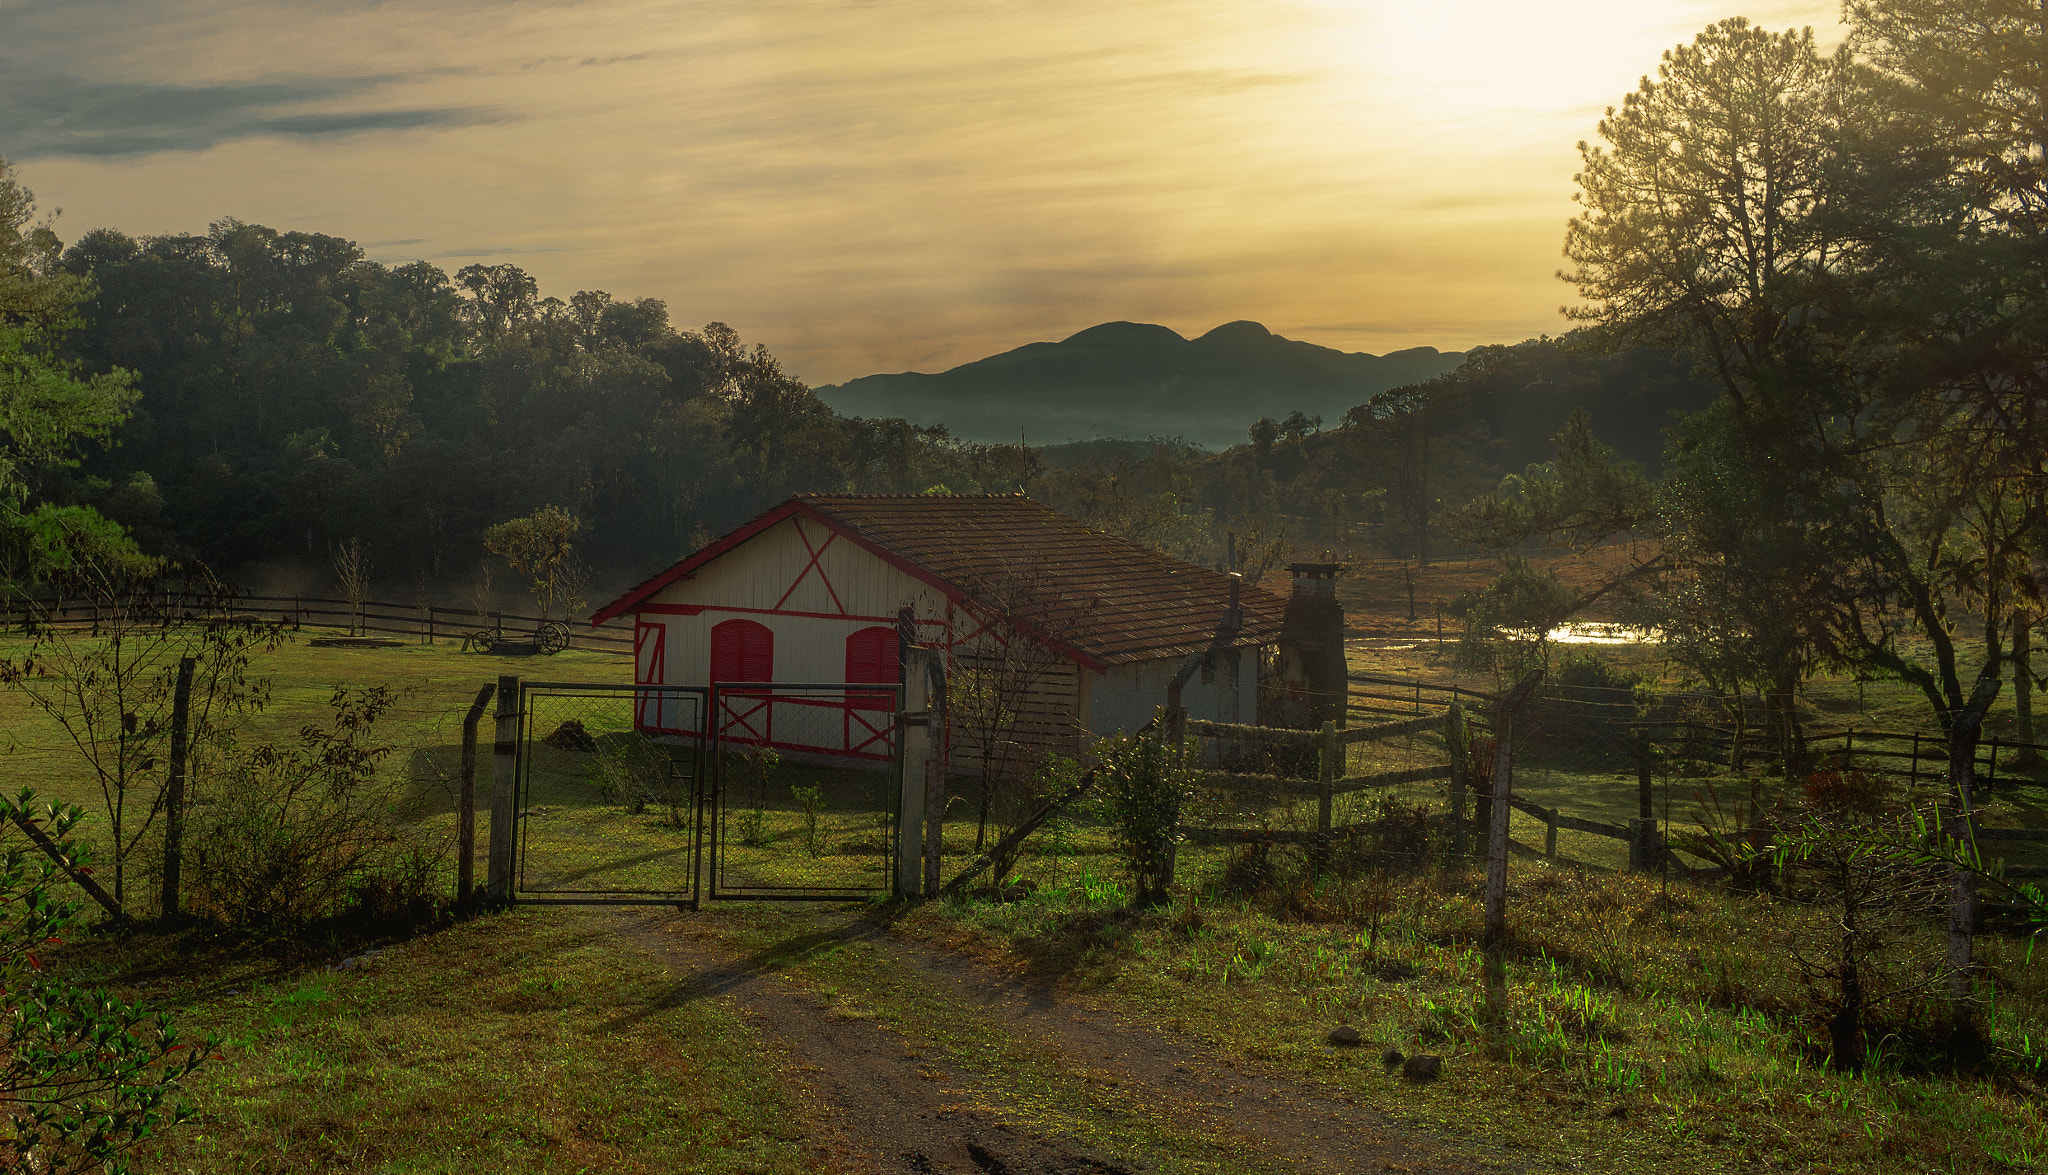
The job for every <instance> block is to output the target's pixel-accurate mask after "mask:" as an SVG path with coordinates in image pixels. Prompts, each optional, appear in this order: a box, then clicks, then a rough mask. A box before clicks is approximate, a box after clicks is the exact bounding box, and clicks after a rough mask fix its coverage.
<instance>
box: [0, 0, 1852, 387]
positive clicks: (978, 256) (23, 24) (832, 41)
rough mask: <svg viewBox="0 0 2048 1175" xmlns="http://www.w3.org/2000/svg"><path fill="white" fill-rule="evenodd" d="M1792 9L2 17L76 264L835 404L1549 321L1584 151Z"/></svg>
mask: <svg viewBox="0 0 2048 1175" xmlns="http://www.w3.org/2000/svg"><path fill="white" fill-rule="evenodd" d="M1837 11H1838V6H1837V5H1836V4H1834V3H1826V2H1822V3H1815V2H1811V0H1764V2H1756V3H1748V4H1744V5H1740V6H1738V5H1736V4H1735V2H1734V0H1713V2H1710V3H1700V2H1696V0H1578V2H1569V3H1568V2H1555V0H1434V2H1424V0H1230V2H1225V0H1122V2H1120V3H1115V4H1104V3H1102V2H1101V0H845V2H834V3H828V2H824V0H815V2H801V0H795V2H784V0H744V2H740V3H715V2H710V0H701V2H697V0H693V2H677V0H402V2H393V3H370V2H359V0H320V2H315V0H238V2H232V3H230V2H227V0H0V155H4V156H6V157H7V158H8V159H10V160H11V161H13V162H14V164H15V165H16V168H17V172H18V175H19V177H20V178H21V180H22V181H23V182H24V183H26V184H27V185H28V186H29V187H30V188H32V189H34V191H35V192H36V194H37V196H38V198H39V202H40V203H41V205H42V206H43V208H44V209H45V210H48V209H61V216H60V218H59V220H58V222H57V228H58V231H59V233H60V235H62V236H63V237H65V239H67V240H74V239H76V238H77V237H78V236H79V235H81V234H83V233H84V232H86V231H88V230H91V229H94V228H101V227H112V228H118V229H121V230H123V231H125V232H128V233H131V234H135V235H147V234H157V233H175V232H204V231H205V229H206V226H207V225H208V224H209V223H211V222H214V221H216V220H220V219H222V218H225V217H234V218H237V219H240V220H243V221H247V222H253V223H258V224H266V225H270V226H272V227H274V228H278V229H294V230H302V231H308V232H321V233H328V234H331V235H334V236H341V237H347V238H349V239H351V240H354V241H357V242H359V243H360V244H361V245H362V246H363V247H364V249H365V251H366V252H367V253H368V255H369V256H370V257H372V258H373V259H376V260H379V261H384V262H389V263H395V264H402V263H404V262H407V261H412V260H416V259H420V258H425V259H427V260H430V261H432V262H434V263H435V264H437V265H440V266H442V267H443V268H445V269H447V270H449V271H451V272H452V271H453V270H455V269H457V268H459V267H461V266H463V265H468V264H471V263H473V262H480V263H484V264H504V263H511V264H516V265H519V266H521V267H522V268H524V269H526V270H527V271H528V272H530V273H532V274H533V275H534V276H535V277H536V278H537V279H538V280H539V282H540V285H541V290H542V292H543V293H544V294H552V295H554V296H557V297H561V298H564V299H566V298H567V297H568V296H569V295H570V294H572V293H574V292H575V291H577V290H584V289H602V290H607V291H610V292H611V293H613V294H614V295H616V296H620V297H629V298H639V297H656V298H661V299H663V300H664V301H666V302H667V303H668V305H669V308H670V314H671V317H672V319H673V320H674V321H675V322H676V324H677V325H678V326H682V327H691V326H697V325H701V324H703V323H705V322H710V321H722V322H726V323H729V324H731V325H732V326H734V327H735V328H737V329H738V330H739V331H740V333H741V334H742V335H743V336H744V337H746V338H747V339H748V340H749V341H751V342H763V343H766V344H768V346H769V347H770V349H771V350H773V351H774V352H775V353H776V354H777V355H778V356H780V357H781V358H782V359H783V361H784V363H785V364H786V365H787V366H788V367H789V369H790V370H792V371H793V372H795V373H796V374H797V375H799V376H800V377H802V378H804V379H806V380H808V381H809V382H811V383H813V384H825V383H833V382H838V381H841V380H845V379H848V378H851V377H854V376H859V375H865V374H870V373H874V372H884V371H906V370H915V371H938V370H943V369H945V368H947V367H951V366H954V365H956V364H959V363H963V362H967V361H970V360H973V359H976V358H980V357H982V356H984V355H989V354H993V353H995V352H998V351H1002V350H1006V349H1008V348H1011V347H1015V346H1019V345H1021V344H1024V343H1027V342H1032V341H1035V340H1041V339H1058V338H1063V337H1065V336H1066V335H1069V334H1072V333H1074V332H1075V331H1078V330H1081V329H1083V328H1085V327H1088V326H1091V325H1094V324H1096V323H1100V322H1105V321H1111V320H1116V319H1128V320H1133V321H1140V322H1156V323H1161V324H1164V325H1166V326H1169V327H1172V328H1174V329H1176V330H1179V331H1181V332H1182V333H1183V334H1189V335H1193V334H1199V333H1201V332H1203V331H1206V330H1208V329H1210V328H1212V327H1214V326H1217V325H1219V324H1221V323H1224V322H1228V321H1232V320H1235V319H1253V320H1256V321H1259V322H1263V323H1265V324H1266V326H1268V327H1269V328H1271V329H1272V330H1274V331H1275V332H1277V333H1280V334H1283V335H1286V336H1288V337H1290V338H1299V339H1306V340H1308V341H1311V342H1316V343H1321V344H1323V345H1326V346H1331V347H1339V348H1342V349H1344V350H1349V351H1369V352H1373V353H1384V352H1386V351H1390V350H1398V349H1400V348H1404V347H1412V346H1434V347H1437V348H1438V349H1440V350H1446V351H1451V350H1465V349H1468V348H1470V347H1472V346H1474V345H1478V344H1483V343H1504V342H1515V341H1518V340H1520V339H1524V338H1528V337H1531V336H1534V335H1538V334H1542V333H1545V332H1549V333H1557V332H1559V331H1561V330H1563V329H1565V328H1566V325H1567V324H1566V323H1565V322H1564V320H1563V319H1562V318H1561V317H1560V315H1559V313H1558V308H1559V307H1560V306H1561V305H1562V304H1564V303H1565V302H1567V301H1569V300H1570V296H1571V290H1570V288H1569V287H1568V286H1566V285H1565V284H1564V283H1562V282H1560V281H1559V280H1557V278H1556V276H1555V275H1556V271H1557V270H1558V268H1559V267H1560V265H1561V264H1562V262H1563V258H1562V256H1561V254H1560V252H1559V249H1560V246H1561V243H1562V240H1563V235H1564V224H1565V221H1566V220H1567V219H1569V217H1570V216H1571V214H1572V203H1571V195H1572V190H1573V185H1572V174H1573V172H1574V171H1575V170H1576V165H1577V162H1578V152H1577V149H1576V147H1575V144H1576V143H1577V142H1578V141H1579V140H1581V139H1588V138H1592V137H1593V135H1594V131H1595V127H1596V124H1597V123H1598V121H1599V117H1600V115H1601V112H1602V111H1603V109H1604V108H1605V107H1607V106H1610V105H1614V104H1618V103H1619V102H1620V100H1621V98H1622V96H1623V95H1624V94H1626V93H1627V92H1628V91H1629V90H1631V89H1633V88H1634V87H1635V85H1636V84H1637V82H1638V80H1639V79H1640V78H1641V77H1642V76H1643V75H1645V74H1650V73H1654V71H1655V69H1656V65H1657V61H1658V58H1659V55H1660V54H1661V53H1662V52H1663V51H1664V50H1666V49H1668V48H1670V47H1671V46H1673V45H1674V44H1677V43H1679V42H1681V41H1687V40H1690V39H1691V37H1692V36H1693V35H1694V34H1696V33H1697V32H1698V31H1699V30H1700V29H1701V28H1703V27H1704V26H1705V25H1707V24H1708V23H1710V22H1712V21H1714V20H1718V19H1721V18H1723V17H1728V16H1735V15H1742V16H1747V17H1749V18H1750V19H1751V20H1752V21H1753V22H1755V23H1758V24H1762V25H1765V26H1767V27H1770V28H1774V29H1776V28H1786V27H1794V26H1802V25H1811V26H1812V27H1813V28H1814V30H1815V32H1816V33H1817V34H1818V36H1819V37H1820V39H1821V41H1822V42H1823V44H1832V43H1834V42H1836V41H1838V40H1839V38H1840V35H1841V32H1840V28H1839V26H1838V25H1837V23H1836V17H1837Z"/></svg>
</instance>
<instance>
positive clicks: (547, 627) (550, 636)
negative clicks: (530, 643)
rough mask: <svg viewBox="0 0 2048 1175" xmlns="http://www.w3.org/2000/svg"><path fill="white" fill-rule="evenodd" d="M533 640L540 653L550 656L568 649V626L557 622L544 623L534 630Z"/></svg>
mask: <svg viewBox="0 0 2048 1175" xmlns="http://www.w3.org/2000/svg"><path fill="white" fill-rule="evenodd" d="M533 640H534V643H535V644H536V645H538V646H539V647H540V651H541V652H543V653H546V654H548V655H550V656H552V655H554V654H556V653H559V652H561V651H562V650H563V649H566V648H568V647H569V626H568V625H566V624H562V623H560V622H558V621H554V620H549V621H544V622H543V623H542V624H541V626H540V627H539V628H537V629H535V630H534V633H533Z"/></svg>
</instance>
